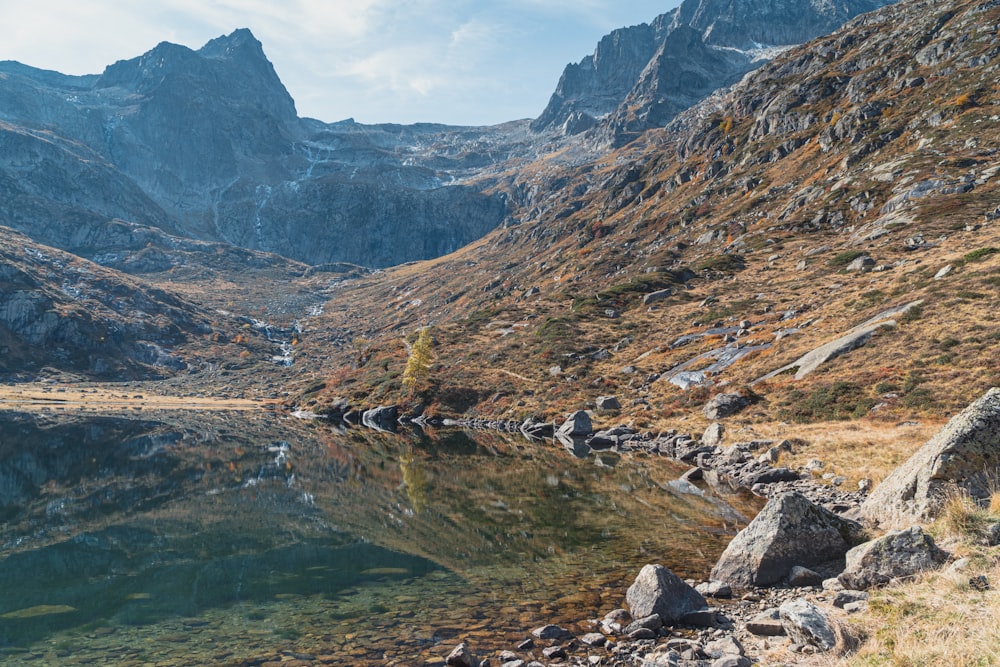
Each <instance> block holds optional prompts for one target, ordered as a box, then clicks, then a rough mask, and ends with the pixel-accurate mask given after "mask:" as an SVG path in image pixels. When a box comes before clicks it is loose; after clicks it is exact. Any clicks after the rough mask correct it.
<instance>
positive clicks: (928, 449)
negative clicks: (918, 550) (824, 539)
mask: <svg viewBox="0 0 1000 667" xmlns="http://www.w3.org/2000/svg"><path fill="white" fill-rule="evenodd" d="M997 470H1000V389H998V388H996V387H994V388H993V389H990V390H989V391H988V392H986V394H984V395H983V396H982V397H981V398H979V399H978V400H977V401H975V402H974V403H972V404H971V405H970V406H969V407H967V408H966V409H965V410H963V411H962V412H961V413H959V414H958V415H956V416H955V417H953V418H952V419H951V421H949V422H948V423H947V424H946V425H945V427H944V428H943V429H941V431H940V432H938V434H937V435H935V436H934V437H933V438H931V439H930V440H929V441H928V442H927V444H925V445H924V446H923V447H921V448H920V450H918V451H917V453H916V454H914V455H913V456H912V457H910V459H909V460H908V461H907V462H906V463H904V464H903V465H901V466H900V467H899V468H897V469H896V470H895V471H894V472H893V473H892V474H891V475H889V477H887V478H886V479H885V480H884V481H883V482H882V483H881V484H879V485H878V486H877V487H876V488H875V490H874V491H872V493H871V495H869V496H868V498H867V499H866V500H865V502H864V503H863V504H862V506H861V513H862V515H863V516H864V517H865V518H867V519H869V520H871V521H874V522H876V523H878V524H879V525H881V526H882V527H883V528H899V527H902V526H906V525H910V524H913V523H918V522H922V521H926V520H928V519H932V518H934V516H935V515H936V513H937V511H938V509H939V508H940V506H941V502H942V499H943V497H944V493H945V491H946V489H947V488H949V487H951V486H957V487H958V488H960V489H961V490H963V491H965V492H967V493H968V494H969V496H971V497H972V498H975V499H980V500H982V499H986V498H989V497H990V493H991V491H990V484H989V475H990V473H992V474H996V472H997Z"/></svg>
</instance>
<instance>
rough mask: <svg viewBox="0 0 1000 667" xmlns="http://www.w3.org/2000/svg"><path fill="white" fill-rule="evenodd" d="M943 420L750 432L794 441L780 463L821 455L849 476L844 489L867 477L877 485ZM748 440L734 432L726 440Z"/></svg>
mask: <svg viewBox="0 0 1000 667" xmlns="http://www.w3.org/2000/svg"><path fill="white" fill-rule="evenodd" d="M941 425H942V422H941V421H930V422H921V423H919V424H913V425H911V424H905V425H896V424H886V423H882V422H877V421H873V420H869V419H861V420H857V421H850V422H823V423H817V424H782V423H774V422H771V423H764V424H754V425H753V426H752V427H750V433H753V434H755V436H759V437H762V438H767V439H773V440H783V439H788V440H791V441H793V442H794V443H795V444H794V445H793V449H792V451H791V452H784V453H782V454H781V455H780V458H779V462H778V465H781V466H788V467H791V468H795V467H799V466H803V465H805V464H806V463H807V462H808V461H809V460H811V459H819V460H821V461H823V462H824V463H825V464H826V466H825V467H824V468H823V469H822V471H820V472H821V473H828V472H832V473H835V474H837V475H843V476H844V477H846V478H847V482H846V484H845V485H844V486H845V488H855V487H856V486H857V483H858V481H859V480H861V479H864V478H868V479H871V480H873V481H874V482H876V483H878V482H879V481H881V480H882V479H883V478H885V476H886V475H888V474H889V473H890V472H892V471H893V470H894V469H895V468H896V467H897V466H898V465H899V464H901V463H902V462H904V461H905V460H906V459H908V458H909V457H910V456H911V455H913V453H914V452H915V451H917V450H918V449H919V448H920V447H921V446H922V445H923V444H924V443H925V442H927V440H929V439H930V438H931V436H933V435H934V434H935V433H936V432H937V431H939V430H940V428H941ZM739 439H744V438H743V436H742V435H740V434H739V433H733V434H731V435H730V436H729V437H728V439H727V440H728V441H733V442H735V441H737V440H739Z"/></svg>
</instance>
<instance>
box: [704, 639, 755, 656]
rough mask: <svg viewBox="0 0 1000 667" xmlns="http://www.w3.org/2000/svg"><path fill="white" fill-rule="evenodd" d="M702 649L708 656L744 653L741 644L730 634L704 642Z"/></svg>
mask: <svg viewBox="0 0 1000 667" xmlns="http://www.w3.org/2000/svg"><path fill="white" fill-rule="evenodd" d="M703 650H704V652H705V654H706V655H708V656H709V657H710V658H721V657H722V656H724V655H744V654H745V653H746V651H745V650H744V649H743V644H740V642H739V641H738V640H737V639H736V638H735V637H731V636H730V637H723V638H722V639H716V640H713V641H710V642H708V643H707V644H705V648H704V649H703Z"/></svg>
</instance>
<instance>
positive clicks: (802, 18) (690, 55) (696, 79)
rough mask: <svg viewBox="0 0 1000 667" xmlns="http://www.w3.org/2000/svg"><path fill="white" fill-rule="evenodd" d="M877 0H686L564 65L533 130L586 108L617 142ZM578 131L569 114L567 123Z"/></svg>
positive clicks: (559, 122) (613, 35)
mask: <svg viewBox="0 0 1000 667" xmlns="http://www.w3.org/2000/svg"><path fill="white" fill-rule="evenodd" d="M884 4H886V3H885V2H884V0H848V1H847V2H842V3H829V2H823V1H822V0H810V1H809V2H795V3H790V2H786V1H784V0H748V1H746V2H739V3H735V2H732V1H731V0H685V2H683V3H682V4H681V5H680V6H679V7H678V8H677V9H675V10H673V11H671V12H668V13H666V14H661V15H660V16H658V17H656V18H655V19H654V20H653V21H651V22H650V23H649V24H645V23H644V24H641V25H637V26H632V27H629V28H621V29H619V30H615V31H614V32H612V33H610V34H609V35H606V36H605V37H604V38H603V39H602V40H601V41H600V43H599V44H598V45H597V49H596V50H595V51H594V53H593V54H592V55H590V56H587V57H586V58H584V59H583V60H581V61H580V62H579V63H574V64H570V65H568V66H567V67H566V69H565V70H564V71H563V75H562V77H561V78H560V79H559V84H558V85H557V87H556V90H555V92H554V93H553V94H552V97H551V98H550V99H549V103H548V105H547V106H546V108H545V110H544V111H543V112H542V114H541V115H540V116H539V117H538V118H536V119H535V120H534V121H532V123H531V129H532V130H535V131H536V132H539V131H543V130H545V129H547V128H553V127H558V126H560V125H564V126H565V125H566V124H567V121H570V122H572V121H573V119H575V118H578V117H580V116H581V115H584V116H588V117H593V118H595V119H599V120H602V123H603V125H602V126H601V127H600V128H599V129H598V132H601V133H603V134H604V135H605V137H606V138H608V139H609V140H611V141H612V142H613V143H616V144H621V143H624V142H626V141H628V140H629V139H631V138H632V137H634V136H637V135H638V134H639V133H640V132H642V131H643V130H645V129H648V128H651V127H656V126H660V125H663V124H665V123H666V122H668V121H669V120H670V119H672V118H673V117H674V116H676V115H677V114H678V113H679V112H680V111H683V110H684V109H687V108H688V107H690V106H692V105H693V104H695V103H696V102H698V101H699V100H701V99H703V98H705V97H706V96H708V95H709V94H710V93H711V92H713V91H714V90H717V89H719V88H722V87H725V86H728V85H730V84H732V83H734V82H736V81H737V80H739V78H740V77H741V76H742V75H743V74H745V73H746V72H749V71H750V70H752V69H754V68H755V67H758V66H759V65H761V64H762V63H764V62H766V61H767V59H768V58H770V57H773V56H774V55H775V54H776V53H778V52H780V51H781V48H780V47H787V46H790V45H793V44H801V43H803V42H806V41H808V40H810V39H812V38H814V37H818V36H819V35H823V34H826V33H829V32H831V31H833V30H835V29H836V28H838V27H839V26H841V25H842V24H843V23H844V22H845V21H847V20H848V19H850V18H852V17H854V16H856V15H858V14H861V13H863V12H868V11H872V10H873V9H877V8H878V7H881V6H882V5H884ZM776 47H777V48H776ZM588 129H589V128H588ZM579 131H580V128H579V127H577V126H576V124H575V123H573V126H572V131H571V130H570V129H569V127H568V126H567V129H566V130H565V132H566V134H575V133H577V132H579Z"/></svg>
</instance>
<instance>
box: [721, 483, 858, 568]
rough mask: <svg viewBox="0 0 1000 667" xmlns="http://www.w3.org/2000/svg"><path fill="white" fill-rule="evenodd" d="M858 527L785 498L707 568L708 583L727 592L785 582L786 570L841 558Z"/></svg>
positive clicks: (795, 496) (802, 500)
mask: <svg viewBox="0 0 1000 667" xmlns="http://www.w3.org/2000/svg"><path fill="white" fill-rule="evenodd" d="M860 532H861V527H860V526H859V525H858V524H857V523H855V522H853V521H849V520H847V519H844V518H841V517H839V516H837V515H836V514H833V513H832V512H829V511H827V510H825V509H823V508H822V507H819V506H817V505H814V504H813V503H812V502H810V501H809V499H808V498H806V497H805V496H803V495H801V494H799V493H795V492H791V493H785V494H781V495H779V496H775V497H773V498H771V499H769V500H768V501H767V504H766V505H764V508H763V509H762V510H761V511H760V513H759V514H758V515H757V517H756V518H754V520H753V521H751V522H750V524H749V525H748V526H747V527H746V528H744V529H743V530H741V531H740V532H739V533H737V534H736V537H734V538H733V540H732V541H731V542H730V543H729V545H728V546H727V547H726V550H725V551H724V552H723V553H722V556H721V557H720V558H719V561H718V563H716V565H715V567H714V568H712V575H711V578H712V579H714V580H719V581H725V582H727V583H729V584H731V585H733V586H741V587H747V586H767V585H770V584H775V583H778V582H780V581H782V580H784V579H786V578H787V577H788V575H789V574H790V572H791V570H792V567H793V566H796V565H800V566H809V565H818V564H821V563H826V562H829V561H834V560H837V559H838V558H841V557H843V555H844V554H845V553H846V552H847V550H848V549H850V548H851V546H852V545H853V544H855V543H856V542H857V541H858V538H859V535H860Z"/></svg>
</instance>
